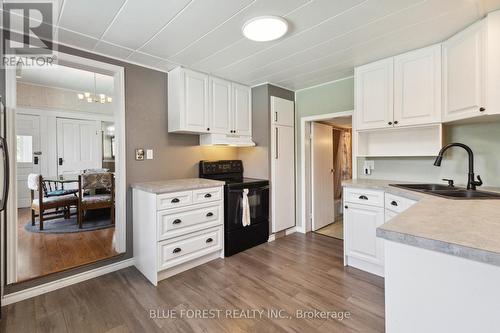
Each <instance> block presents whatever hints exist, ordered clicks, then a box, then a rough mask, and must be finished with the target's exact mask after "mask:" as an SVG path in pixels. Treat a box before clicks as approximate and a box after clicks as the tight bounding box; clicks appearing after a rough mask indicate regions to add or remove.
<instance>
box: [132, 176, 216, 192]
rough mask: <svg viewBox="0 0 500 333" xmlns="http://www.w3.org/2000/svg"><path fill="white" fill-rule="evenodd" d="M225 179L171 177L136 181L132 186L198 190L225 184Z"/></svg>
mask: <svg viewBox="0 0 500 333" xmlns="http://www.w3.org/2000/svg"><path fill="white" fill-rule="evenodd" d="M224 184H225V183H224V182H223V181H219V180H212V179H204V178H183V179H171V180H160V181H153V182H143V183H134V184H132V185H131V186H132V188H135V189H138V190H142V191H146V192H150V193H155V194H161V193H171V192H178V191H189V190H197V189H202V188H208V187H216V186H224Z"/></svg>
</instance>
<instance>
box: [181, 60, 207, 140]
mask: <svg viewBox="0 0 500 333" xmlns="http://www.w3.org/2000/svg"><path fill="white" fill-rule="evenodd" d="M183 73H184V124H185V126H184V128H186V130H188V131H192V132H202V133H207V132H208V131H209V130H208V129H209V126H208V124H209V119H208V114H209V112H208V109H209V102H208V94H209V89H208V75H206V74H203V73H198V72H194V71H190V70H188V69H183Z"/></svg>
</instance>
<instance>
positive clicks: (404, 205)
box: [385, 193, 416, 213]
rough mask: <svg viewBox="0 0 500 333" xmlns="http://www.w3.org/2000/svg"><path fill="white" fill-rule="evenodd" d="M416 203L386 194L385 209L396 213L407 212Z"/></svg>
mask: <svg viewBox="0 0 500 333" xmlns="http://www.w3.org/2000/svg"><path fill="white" fill-rule="evenodd" d="M415 203H416V201H415V200H411V199H407V198H403V197H399V196H397V195H394V194H390V193H386V194H385V208H386V209H388V210H392V211H393V212H396V213H401V212H402V211H405V210H407V209H408V208H410V207H411V206H412V205H413V204H415Z"/></svg>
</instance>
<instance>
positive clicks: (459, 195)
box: [390, 184, 500, 200]
mask: <svg viewBox="0 0 500 333" xmlns="http://www.w3.org/2000/svg"><path fill="white" fill-rule="evenodd" d="M390 186H394V187H399V188H403V189H406V190H410V191H416V192H421V193H426V194H431V195H436V196H439V197H444V198H449V199H469V200H470V199H500V193H493V192H485V191H476V190H467V189H465V188H461V187H455V186H447V185H441V184H390Z"/></svg>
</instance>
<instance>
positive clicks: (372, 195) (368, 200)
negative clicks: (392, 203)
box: [344, 187, 384, 207]
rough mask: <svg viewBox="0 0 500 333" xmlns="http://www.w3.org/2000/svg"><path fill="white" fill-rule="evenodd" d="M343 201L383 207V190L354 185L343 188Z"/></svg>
mask: <svg viewBox="0 0 500 333" xmlns="http://www.w3.org/2000/svg"><path fill="white" fill-rule="evenodd" d="M344 195H345V202H350V203H357V204H362V205H370V206H377V207H384V192H382V191H374V190H366V189H361V188H354V187H345V188H344Z"/></svg>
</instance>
